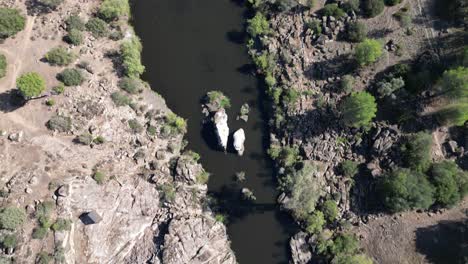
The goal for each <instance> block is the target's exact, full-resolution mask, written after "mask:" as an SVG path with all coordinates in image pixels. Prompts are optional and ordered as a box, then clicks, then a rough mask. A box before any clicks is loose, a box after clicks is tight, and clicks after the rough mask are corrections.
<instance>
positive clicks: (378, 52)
mask: <svg viewBox="0 0 468 264" xmlns="http://www.w3.org/2000/svg"><path fill="white" fill-rule="evenodd" d="M380 56H382V44H381V43H380V42H379V41H377V40H374V39H366V40H364V41H363V42H361V43H359V44H358V45H357V46H356V50H355V53H354V57H355V58H356V61H357V63H358V64H359V65H360V66H366V65H369V64H372V63H374V62H376V61H377V60H378V59H379V58H380Z"/></svg>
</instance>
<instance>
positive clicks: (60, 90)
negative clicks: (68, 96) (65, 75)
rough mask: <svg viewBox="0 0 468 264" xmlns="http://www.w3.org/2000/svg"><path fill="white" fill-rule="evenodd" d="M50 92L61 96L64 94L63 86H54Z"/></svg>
mask: <svg viewBox="0 0 468 264" xmlns="http://www.w3.org/2000/svg"><path fill="white" fill-rule="evenodd" d="M52 91H53V92H54V93H55V94H63V92H65V85H63V83H59V84H58V85H57V86H54V88H52Z"/></svg>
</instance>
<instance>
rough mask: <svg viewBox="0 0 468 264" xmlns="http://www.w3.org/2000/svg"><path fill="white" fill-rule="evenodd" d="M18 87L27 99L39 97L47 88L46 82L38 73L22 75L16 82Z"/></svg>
mask: <svg viewBox="0 0 468 264" xmlns="http://www.w3.org/2000/svg"><path fill="white" fill-rule="evenodd" d="M16 87H18V90H19V91H20V93H21V95H22V96H23V97H24V98H25V99H31V98H33V97H37V96H39V95H41V93H42V92H44V90H45V88H46V84H45V80H44V78H42V76H40V75H39V74H38V73H35V72H30V73H25V74H23V75H21V76H20V77H19V78H18V79H17V80H16Z"/></svg>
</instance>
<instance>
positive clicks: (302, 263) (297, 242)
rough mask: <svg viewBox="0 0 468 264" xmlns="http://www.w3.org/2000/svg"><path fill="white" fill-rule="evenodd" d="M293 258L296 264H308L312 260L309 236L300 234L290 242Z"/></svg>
mask: <svg viewBox="0 0 468 264" xmlns="http://www.w3.org/2000/svg"><path fill="white" fill-rule="evenodd" d="M289 246H290V248H291V257H292V261H293V263H294V264H307V263H309V261H310V260H311V259H312V252H311V250H310V246H309V244H308V243H307V234H306V233H304V232H299V233H297V234H296V235H294V236H293V237H292V238H291V240H290V241H289Z"/></svg>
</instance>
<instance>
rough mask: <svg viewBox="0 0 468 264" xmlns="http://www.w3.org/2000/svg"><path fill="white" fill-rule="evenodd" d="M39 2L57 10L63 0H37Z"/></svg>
mask: <svg viewBox="0 0 468 264" xmlns="http://www.w3.org/2000/svg"><path fill="white" fill-rule="evenodd" d="M37 2H38V3H39V4H41V5H43V6H45V7H47V8H49V9H52V10H55V9H57V7H58V6H59V5H60V4H62V3H63V0H37Z"/></svg>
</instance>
